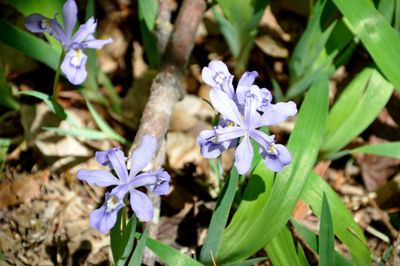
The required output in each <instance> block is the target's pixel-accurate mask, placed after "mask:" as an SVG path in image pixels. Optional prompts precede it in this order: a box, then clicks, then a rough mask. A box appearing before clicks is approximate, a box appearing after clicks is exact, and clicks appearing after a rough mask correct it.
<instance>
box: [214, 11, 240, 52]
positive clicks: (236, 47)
mask: <svg viewBox="0 0 400 266" xmlns="http://www.w3.org/2000/svg"><path fill="white" fill-rule="evenodd" d="M212 10H213V14H214V16H215V19H216V21H217V23H218V26H219V29H220V30H221V33H222V35H223V36H224V38H225V40H226V43H227V44H228V46H229V50H231V53H232V55H233V57H235V58H238V57H239V56H240V40H239V33H238V32H237V30H236V29H235V27H233V25H232V24H231V23H230V22H229V21H228V20H226V19H225V18H224V17H223V16H222V15H221V14H220V13H219V12H218V10H217V9H216V8H215V7H214V6H213V7H212Z"/></svg>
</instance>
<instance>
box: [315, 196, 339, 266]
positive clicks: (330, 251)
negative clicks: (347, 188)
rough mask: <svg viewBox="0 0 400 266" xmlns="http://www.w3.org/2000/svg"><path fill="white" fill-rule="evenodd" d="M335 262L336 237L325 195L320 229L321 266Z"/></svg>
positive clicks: (327, 265)
mask: <svg viewBox="0 0 400 266" xmlns="http://www.w3.org/2000/svg"><path fill="white" fill-rule="evenodd" d="M334 262H335V235H334V233H333V223H332V216H331V211H330V209H329V203H328V199H327V198H326V195H325V193H324V196H323V200H322V210H321V223H320V228H319V265H320V266H329V265H333V264H334Z"/></svg>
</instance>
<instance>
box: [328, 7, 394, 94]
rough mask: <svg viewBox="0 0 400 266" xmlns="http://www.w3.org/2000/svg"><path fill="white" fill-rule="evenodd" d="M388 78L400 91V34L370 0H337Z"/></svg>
mask: <svg viewBox="0 0 400 266" xmlns="http://www.w3.org/2000/svg"><path fill="white" fill-rule="evenodd" d="M333 2H334V3H335V4H336V6H337V7H338V9H339V10H340V12H341V13H342V14H343V15H344V16H346V18H347V19H348V21H349V22H350V24H351V25H352V27H353V28H354V31H355V32H356V34H358V35H359V36H360V39H361V41H362V43H363V44H364V46H365V48H366V49H367V50H368V52H369V54H370V55H371V57H372V58H373V59H374V61H375V63H376V64H377V65H378V67H379V69H380V70H381V71H382V72H383V74H384V75H385V76H386V78H387V79H388V80H389V81H390V82H391V83H393V85H394V87H396V88H397V89H398V90H400V76H399V73H398V71H397V65H398V62H400V37H399V36H398V35H397V33H396V32H395V31H394V29H393V28H392V27H391V26H390V25H389V23H388V22H387V21H386V19H385V18H384V17H383V16H382V15H381V13H379V11H378V10H376V8H375V7H374V5H373V3H372V1H368V0H352V1H348V0H333Z"/></svg>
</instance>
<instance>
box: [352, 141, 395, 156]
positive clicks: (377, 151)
mask: <svg viewBox="0 0 400 266" xmlns="http://www.w3.org/2000/svg"><path fill="white" fill-rule="evenodd" d="M356 152H362V153H368V154H374V155H379V156H386V157H392V158H398V159H400V142H390V143H382V144H376V145H366V146H362V147H359V148H356V149H352V150H351V151H350V153H356Z"/></svg>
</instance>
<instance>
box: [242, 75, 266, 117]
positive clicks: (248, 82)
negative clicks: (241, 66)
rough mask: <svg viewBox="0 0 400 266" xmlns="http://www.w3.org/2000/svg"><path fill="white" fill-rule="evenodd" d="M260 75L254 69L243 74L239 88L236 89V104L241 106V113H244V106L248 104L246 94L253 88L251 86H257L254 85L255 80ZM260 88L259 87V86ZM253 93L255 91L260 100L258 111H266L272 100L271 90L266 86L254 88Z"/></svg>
mask: <svg viewBox="0 0 400 266" xmlns="http://www.w3.org/2000/svg"><path fill="white" fill-rule="evenodd" d="M257 77H258V73H257V71H252V72H245V73H244V74H243V76H242V77H241V78H240V80H239V83H238V86H237V89H236V104H237V105H238V107H239V111H240V113H241V114H244V106H245V104H246V95H247V93H248V92H249V91H250V90H251V88H252V87H253V86H254V87H257V86H255V85H253V83H254V80H255V79H256V78H257ZM257 88H258V87H257ZM252 93H255V94H256V95H257V98H258V99H259V101H258V106H257V108H256V109H257V111H260V112H265V111H266V109H267V107H268V105H269V104H270V103H271V101H272V94H271V92H270V91H269V90H267V89H266V88H262V89H259V91H257V90H253V92H252Z"/></svg>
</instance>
